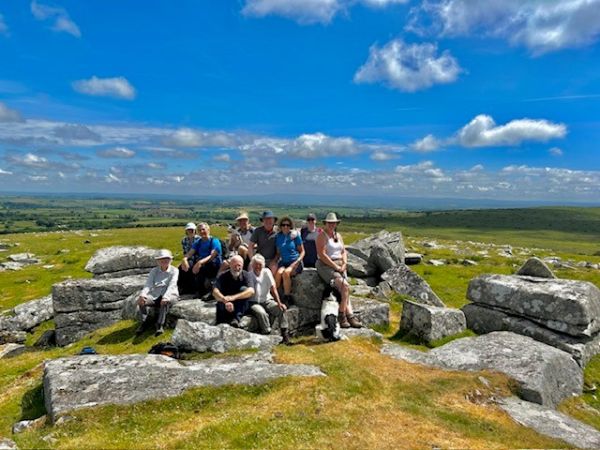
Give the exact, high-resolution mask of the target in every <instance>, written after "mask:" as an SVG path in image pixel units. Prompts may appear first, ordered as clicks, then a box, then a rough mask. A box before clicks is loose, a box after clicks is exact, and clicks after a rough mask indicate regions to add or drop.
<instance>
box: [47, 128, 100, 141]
mask: <svg viewBox="0 0 600 450" xmlns="http://www.w3.org/2000/svg"><path fill="white" fill-rule="evenodd" d="M52 134H53V135H54V136H56V137H59V138H61V139H63V140H65V141H71V142H72V141H92V142H102V137H101V136H100V135H99V134H98V133H96V132H94V131H92V130H91V129H89V128H88V127H86V126H85V125H80V124H64V125H59V126H57V127H56V128H54V130H53V131H52Z"/></svg>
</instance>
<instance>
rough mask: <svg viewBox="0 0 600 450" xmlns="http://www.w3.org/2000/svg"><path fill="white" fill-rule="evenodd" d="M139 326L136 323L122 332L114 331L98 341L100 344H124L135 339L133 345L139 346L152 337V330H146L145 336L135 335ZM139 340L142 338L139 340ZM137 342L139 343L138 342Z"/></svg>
mask: <svg viewBox="0 0 600 450" xmlns="http://www.w3.org/2000/svg"><path fill="white" fill-rule="evenodd" d="M137 327H138V324H137V323H134V324H133V325H131V326H130V327H127V328H123V329H121V330H117V331H113V332H112V333H110V334H107V335H106V336H104V337H103V338H101V339H100V340H99V341H98V344H102V345H105V344H122V343H123V342H126V341H129V340H130V339H131V338H132V337H134V340H133V343H134V344H138V343H140V342H142V341H143V340H144V339H146V338H147V337H148V336H150V334H151V332H150V329H148V330H146V331H145V332H144V334H142V335H140V336H136V335H135V330H136V329H137ZM138 338H141V339H139V340H138ZM136 340H137V342H136Z"/></svg>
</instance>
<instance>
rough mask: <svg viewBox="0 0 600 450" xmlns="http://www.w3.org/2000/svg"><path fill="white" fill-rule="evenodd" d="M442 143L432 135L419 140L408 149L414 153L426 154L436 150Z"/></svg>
mask: <svg viewBox="0 0 600 450" xmlns="http://www.w3.org/2000/svg"><path fill="white" fill-rule="evenodd" d="M441 146H442V142H441V141H440V140H439V139H437V138H436V137H435V136H433V135H432V134H428V135H427V136H425V137H424V138H423V139H419V140H417V141H415V142H413V143H412V144H411V145H410V148H411V149H413V150H414V151H416V152H421V153H428V152H433V151H435V150H438V149H439V148H440V147H441Z"/></svg>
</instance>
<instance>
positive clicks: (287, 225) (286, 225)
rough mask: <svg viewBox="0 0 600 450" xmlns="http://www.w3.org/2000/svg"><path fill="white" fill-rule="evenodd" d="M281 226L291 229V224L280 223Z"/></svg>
mask: <svg viewBox="0 0 600 450" xmlns="http://www.w3.org/2000/svg"><path fill="white" fill-rule="evenodd" d="M281 226H282V227H291V226H292V224H291V223H282V224H281Z"/></svg>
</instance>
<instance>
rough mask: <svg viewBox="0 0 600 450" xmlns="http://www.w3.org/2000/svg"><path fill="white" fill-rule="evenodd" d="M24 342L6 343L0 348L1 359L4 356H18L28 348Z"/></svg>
mask: <svg viewBox="0 0 600 450" xmlns="http://www.w3.org/2000/svg"><path fill="white" fill-rule="evenodd" d="M26 348H27V347H25V346H24V345H22V344H14V343H10V344H6V345H4V346H3V347H2V348H0V359H3V358H12V357H14V356H18V355H20V354H21V353H23V352H24V351H25V350H26Z"/></svg>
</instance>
